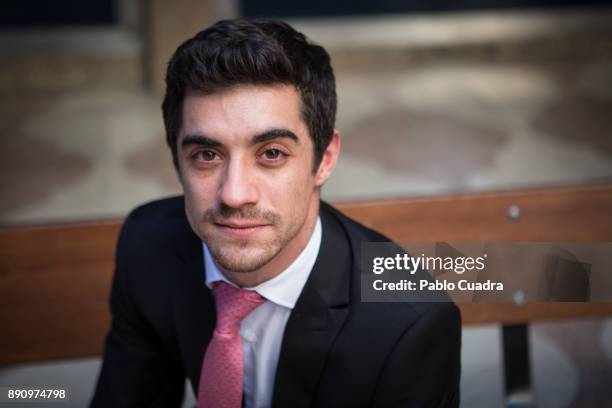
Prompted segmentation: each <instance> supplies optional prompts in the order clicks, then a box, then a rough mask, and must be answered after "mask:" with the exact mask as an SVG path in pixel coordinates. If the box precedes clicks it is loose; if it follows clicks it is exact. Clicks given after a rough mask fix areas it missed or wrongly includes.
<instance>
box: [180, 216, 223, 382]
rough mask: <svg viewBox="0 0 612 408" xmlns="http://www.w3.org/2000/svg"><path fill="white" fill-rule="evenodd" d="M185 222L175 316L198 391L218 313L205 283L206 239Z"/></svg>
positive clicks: (189, 373) (186, 362)
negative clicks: (204, 257)
mask: <svg viewBox="0 0 612 408" xmlns="http://www.w3.org/2000/svg"><path fill="white" fill-rule="evenodd" d="M182 224H184V225H181V226H180V227H179V231H177V233H176V235H174V236H176V237H178V239H177V240H176V242H174V243H173V244H174V245H176V246H175V248H177V259H176V261H177V262H176V265H177V266H176V268H177V270H176V271H173V273H175V274H176V276H177V280H176V282H177V285H176V288H175V292H174V298H175V301H174V316H175V324H176V333H177V342H178V344H179V348H180V351H181V356H182V358H183V365H184V367H185V371H186V374H187V376H188V377H189V378H190V380H191V383H192V386H193V389H194V390H197V389H198V384H199V381H200V380H199V379H200V370H201V366H202V361H203V360H204V353H205V351H206V345H207V344H208V342H209V341H210V339H211V337H212V332H213V330H214V328H215V323H216V316H215V306H214V300H213V297H212V294H211V292H210V290H209V289H208V288H207V287H206V284H205V275H204V261H203V254H202V242H201V241H200V239H199V238H198V237H197V236H196V235H195V234H194V233H193V231H192V230H191V228H190V226H189V224H188V223H187V222H186V220H185V221H184V223H182Z"/></svg>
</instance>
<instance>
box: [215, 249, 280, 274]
mask: <svg viewBox="0 0 612 408" xmlns="http://www.w3.org/2000/svg"><path fill="white" fill-rule="evenodd" d="M241 244H242V243H239V244H238V245H236V244H233V245H231V244H230V245H228V244H222V246H223V249H221V248H219V247H217V246H212V247H211V246H209V250H210V253H211V255H212V256H213V258H214V259H215V262H216V263H217V265H218V266H220V267H221V268H222V269H223V270H226V271H231V272H239V273H245V272H255V271H257V270H259V269H261V268H262V267H263V266H264V265H266V264H267V263H268V262H270V261H271V260H272V259H274V257H275V256H276V255H277V254H278V252H279V250H278V249H277V248H272V247H268V248H265V249H264V248H253V246H252V245H248V243H246V245H241Z"/></svg>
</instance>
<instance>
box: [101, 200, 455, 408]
mask: <svg viewBox="0 0 612 408" xmlns="http://www.w3.org/2000/svg"><path fill="white" fill-rule="evenodd" d="M320 216H321V220H322V225H323V237H322V242H321V249H320V251H319V254H318V257H317V260H316V262H315V265H314V268H313V270H312V272H311V274H310V276H309V278H308V280H307V282H306V285H305V286H304V289H303V291H302V293H301V295H300V297H299V299H298V301H297V303H296V305H295V308H294V310H293V311H292V313H291V315H290V317H289V320H288V322H287V326H286V329H285V333H284V337H283V341H282V347H281V351H280V357H279V362H278V367H277V371H276V380H275V384H274V389H273V407H292V408H294V407H295V408H299V407H334V408H340V407H457V406H458V405H459V373H460V364H459V360H460V337H461V334H460V333H461V325H460V316H459V313H458V310H457V307H456V306H455V305H454V304H453V303H365V302H361V301H360V285H359V282H360V281H359V273H360V272H359V257H358V253H359V247H360V243H361V242H363V241H388V239H386V238H385V237H383V236H381V235H380V234H378V233H376V232H374V231H372V230H370V229H367V228H366V227H364V226H362V225H360V224H358V223H356V222H354V221H352V220H350V219H349V218H347V217H345V216H344V215H342V214H341V213H339V212H338V211H337V210H335V209H333V208H332V207H330V206H329V205H327V204H325V203H321V210H320ZM203 268H204V262H203V255H202V245H201V241H200V240H199V238H198V237H197V236H196V235H195V234H194V233H193V231H192V230H191V228H190V226H189V224H188V223H187V220H186V217H185V211H184V201H183V198H182V197H178V198H171V199H166V200H161V201H157V202H153V203H150V204H147V205H144V206H142V207H140V208H137V209H136V210H134V211H133V212H132V213H131V214H130V216H129V217H128V218H127V220H126V222H125V224H124V226H123V229H122V232H121V235H120V238H119V243H118V247H117V258H116V271H115V276H114V280H113V286H112V292H111V298H110V305H111V313H112V326H111V330H110V332H109V334H108V336H107V340H106V348H105V352H104V360H103V365H102V369H101V372H100V375H99V379H98V383H97V388H96V391H95V395H94V398H93V401H92V404H91V406H92V407H123V406H126V407H127V406H129V407H164V408H167V407H178V406H180V404H181V400H182V398H183V389H184V380H185V376H187V377H188V378H189V380H190V382H191V385H192V386H193V389H194V390H197V389H198V384H199V377H200V368H201V364H202V361H203V357H204V352H205V351H206V346H207V344H208V342H209V340H210V339H211V336H212V332H213V329H214V326H215V307H214V303H213V299H212V295H211V292H210V291H209V290H208V288H207V287H206V285H205V284H204V273H203V272H204V269H203ZM420 273H421V272H420ZM422 273H425V272H422Z"/></svg>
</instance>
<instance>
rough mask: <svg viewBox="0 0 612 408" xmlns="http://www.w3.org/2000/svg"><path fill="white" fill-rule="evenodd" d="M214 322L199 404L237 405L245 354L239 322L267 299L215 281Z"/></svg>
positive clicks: (204, 407) (236, 407) (208, 406)
mask: <svg viewBox="0 0 612 408" xmlns="http://www.w3.org/2000/svg"><path fill="white" fill-rule="evenodd" d="M214 285H215V286H214V287H213V294H214V296H215V303H216V306H217V326H216V327H215V331H214V332H213V337H212V340H211V341H210V343H209V344H208V348H207V349H206V354H205V355H204V362H203V363H202V371H201V373H200V389H199V390H198V408H240V406H241V405H242V390H243V385H244V378H243V377H244V357H243V351H242V341H241V339H240V322H241V321H242V319H244V318H245V317H246V316H247V315H248V314H249V313H251V312H252V311H253V309H255V308H256V307H257V306H259V305H261V304H262V303H264V302H265V301H266V300H265V299H264V298H262V297H261V296H260V295H259V293H257V292H255V291H253V290H245V289H240V288H236V287H234V286H232V285H230V284H228V283H225V282H217V283H215V284H214Z"/></svg>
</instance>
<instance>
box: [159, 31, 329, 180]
mask: <svg viewBox="0 0 612 408" xmlns="http://www.w3.org/2000/svg"><path fill="white" fill-rule="evenodd" d="M240 84H253V85H273V84H287V85H293V86H295V87H296V89H297V90H298V91H299V93H300V96H301V115H302V119H303V120H304V122H305V124H306V126H307V127H308V130H309V133H310V136H311V137H312V140H313V142H314V143H313V144H314V158H315V160H314V168H313V172H314V171H316V169H317V168H318V167H319V164H320V163H321V159H322V157H323V152H324V151H325V149H326V148H327V146H328V145H329V143H330V141H331V137H332V134H333V131H334V123H335V119H336V106H337V98H336V81H335V78H334V72H333V70H332V67H331V64H330V58H329V54H328V53H327V52H326V51H325V49H324V48H323V47H321V46H319V45H316V44H313V43H312V42H310V41H309V40H308V39H307V38H306V37H305V36H304V35H303V34H302V33H299V32H297V31H296V30H294V29H293V28H292V27H291V26H289V25H288V24H286V23H284V22H281V21H274V20H245V19H237V20H223V21H219V22H217V23H216V24H214V25H213V26H211V27H209V28H207V29H205V30H203V31H200V32H199V33H197V34H196V35H195V36H194V37H193V38H191V39H189V40H187V41H185V42H184V43H183V44H182V45H181V46H179V47H178V49H177V50H176V51H175V53H174V55H173V56H172V58H171V59H170V62H169V63H168V69H167V72H166V95H165V97H164V101H163V103H162V111H163V116H164V126H165V128H166V140H167V143H168V146H169V147H170V149H171V150H172V159H173V161H174V165H175V167H176V168H177V169H178V151H177V139H178V134H179V131H180V129H181V125H182V124H181V121H182V106H183V100H184V98H185V94H186V92H187V91H188V90H197V91H200V92H203V93H214V92H216V91H220V90H224V89H228V88H231V87H232V86H235V85H240Z"/></svg>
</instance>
